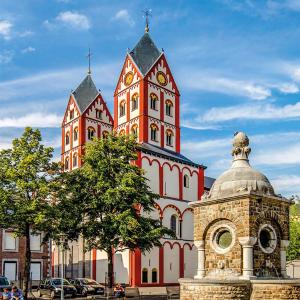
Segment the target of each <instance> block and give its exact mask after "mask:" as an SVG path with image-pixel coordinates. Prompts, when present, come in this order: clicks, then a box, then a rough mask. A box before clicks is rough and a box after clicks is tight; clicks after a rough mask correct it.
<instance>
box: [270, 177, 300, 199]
mask: <svg viewBox="0 0 300 300" xmlns="http://www.w3.org/2000/svg"><path fill="white" fill-rule="evenodd" d="M271 184H272V185H273V187H274V189H275V191H280V192H281V193H283V194H288V195H295V194H297V195H300V176H297V175H282V176H278V177H276V178H274V179H271Z"/></svg>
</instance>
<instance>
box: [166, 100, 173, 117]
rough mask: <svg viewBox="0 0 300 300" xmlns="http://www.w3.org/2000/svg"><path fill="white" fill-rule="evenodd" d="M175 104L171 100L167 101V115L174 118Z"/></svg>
mask: <svg viewBox="0 0 300 300" xmlns="http://www.w3.org/2000/svg"><path fill="white" fill-rule="evenodd" d="M172 110H173V103H172V101H171V100H166V115H167V116H169V117H172V113H173V112H172Z"/></svg>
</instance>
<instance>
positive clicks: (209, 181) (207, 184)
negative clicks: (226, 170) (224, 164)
mask: <svg viewBox="0 0 300 300" xmlns="http://www.w3.org/2000/svg"><path fill="white" fill-rule="evenodd" d="M215 180H216V179H215V178H212V177H208V176H204V188H205V189H206V190H210V189H211V187H212V185H213V184H214V182H215Z"/></svg>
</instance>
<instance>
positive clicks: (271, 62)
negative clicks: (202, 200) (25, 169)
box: [0, 0, 300, 195]
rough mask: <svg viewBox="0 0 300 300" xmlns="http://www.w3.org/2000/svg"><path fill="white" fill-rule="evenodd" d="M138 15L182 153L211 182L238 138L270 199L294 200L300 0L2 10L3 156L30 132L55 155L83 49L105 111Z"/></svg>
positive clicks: (299, 185) (41, 2)
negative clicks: (173, 108) (240, 134)
mask: <svg viewBox="0 0 300 300" xmlns="http://www.w3.org/2000/svg"><path fill="white" fill-rule="evenodd" d="M146 7H148V8H151V9H152V14H153V17H152V18H151V24H150V34H151V36H152V38H153V40H154V41H155V42H156V45H157V46H158V47H159V48H164V51H165V54H166V56H167V59H168V62H169V65H170V67H171V69H172V71H173V73H174V76H175V79H176V81H177V83H178V86H179V89H180V91H181V126H182V131H181V132H182V135H181V136H182V153H183V154H185V155H187V156H188V157H189V158H191V159H193V160H195V161H196V162H199V163H203V164H205V165H207V166H208V169H207V171H206V174H207V175H208V176H214V177H215V176H218V175H219V174H220V173H221V172H223V171H224V170H225V169H226V168H228V167H229V166H230V162H231V156H230V150H231V139H232V136H233V133H234V132H236V131H240V130H242V131H245V132H246V133H247V134H248V135H249V137H250V139H251V146H252V153H251V156H250V159H251V163H252V165H253V166H254V167H255V168H257V169H259V170H261V171H262V172H264V173H265V174H266V175H267V176H268V177H269V179H270V180H271V182H272V183H273V185H274V187H275V189H276V191H277V192H278V193H282V194H284V195H291V194H295V193H298V194H300V168H299V165H300V131H299V125H300V122H299V118H300V43H299V40H300V0H265V1H264V0H257V1H254V0H253V1H251V0H248V1H247V0H245V1H243V0H202V1H174V0H173V1H168V0H165V1H114V0H110V1H100V0H85V1H79V0H26V1H23V0H16V1H11V0H1V1H0V147H1V148H5V147H9V146H10V142H11V139H12V138H14V137H17V136H19V135H20V134H21V133H22V130H23V127H24V126H36V127H39V128H41V130H42V133H43V137H44V142H45V143H46V144H47V145H52V146H53V147H55V157H56V158H58V157H59V155H60V143H61V137H60V122H61V120H62V115H63V113H64V109H65V107H66V104H67V100H68V96H69V94H70V91H71V90H72V89H75V88H76V86H77V85H78V84H79V82H80V81H81V80H82V79H83V78H84V76H85V75H86V71H87V59H86V54H87V52H88V48H89V47H90V48H91V49H92V53H93V57H92V72H93V78H94V81H95V83H96V85H97V87H98V88H99V89H101V92H102V94H103V96H104V98H105V100H106V102H107V103H108V105H109V107H110V108H111V109H112V106H113V105H112V104H113V103H112V99H113V91H114V88H115V85H116V82H117V78H118V75H119V72H120V70H121V67H122V63H123V60H124V57H125V54H126V51H127V48H133V47H134V45H135V44H136V42H137V41H138V40H139V38H140V37H141V35H142V34H143V31H144V19H143V17H142V13H141V11H142V10H143V9H145V8H146Z"/></svg>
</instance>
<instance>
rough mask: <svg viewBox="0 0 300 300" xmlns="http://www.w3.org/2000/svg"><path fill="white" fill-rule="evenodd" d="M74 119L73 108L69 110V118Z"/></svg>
mask: <svg viewBox="0 0 300 300" xmlns="http://www.w3.org/2000/svg"><path fill="white" fill-rule="evenodd" d="M72 119H74V109H72V110H70V120H72Z"/></svg>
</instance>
